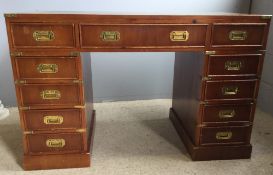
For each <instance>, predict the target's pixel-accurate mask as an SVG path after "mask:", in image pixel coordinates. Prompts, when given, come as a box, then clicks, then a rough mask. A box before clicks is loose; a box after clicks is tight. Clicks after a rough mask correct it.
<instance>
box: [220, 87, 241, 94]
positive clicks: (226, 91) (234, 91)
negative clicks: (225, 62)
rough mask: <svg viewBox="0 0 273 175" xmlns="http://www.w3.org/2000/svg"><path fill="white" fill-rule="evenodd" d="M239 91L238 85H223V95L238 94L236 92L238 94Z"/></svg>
mask: <svg viewBox="0 0 273 175" xmlns="http://www.w3.org/2000/svg"><path fill="white" fill-rule="evenodd" d="M238 92H239V88H238V87H236V86H234V87H232V86H230V87H223V88H222V94H223V95H236V94H238Z"/></svg>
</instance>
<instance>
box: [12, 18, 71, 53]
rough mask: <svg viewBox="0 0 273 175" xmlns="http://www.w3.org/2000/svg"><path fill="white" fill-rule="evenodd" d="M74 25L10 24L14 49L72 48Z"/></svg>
mask: <svg viewBox="0 0 273 175" xmlns="http://www.w3.org/2000/svg"><path fill="white" fill-rule="evenodd" d="M75 38H76V37H75V29H74V24H55V23H11V43H12V47H14V48H74V47H76V41H75Z"/></svg>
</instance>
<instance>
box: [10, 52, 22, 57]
mask: <svg viewBox="0 0 273 175" xmlns="http://www.w3.org/2000/svg"><path fill="white" fill-rule="evenodd" d="M10 56H12V57H21V56H23V52H10Z"/></svg>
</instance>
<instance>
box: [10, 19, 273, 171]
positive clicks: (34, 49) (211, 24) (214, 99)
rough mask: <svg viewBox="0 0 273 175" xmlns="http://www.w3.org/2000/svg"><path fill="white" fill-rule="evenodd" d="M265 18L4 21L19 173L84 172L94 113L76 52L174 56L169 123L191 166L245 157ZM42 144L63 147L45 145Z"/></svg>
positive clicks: (248, 153)
mask: <svg viewBox="0 0 273 175" xmlns="http://www.w3.org/2000/svg"><path fill="white" fill-rule="evenodd" d="M270 18H271V16H264V15H249V14H226V15H96V14H93V15H92V14H15V15H14V14H7V15H6V24H7V34H8V39H9V46H10V51H11V62H12V67H13V74H14V80H15V84H16V94H17V100H18V106H19V109H20V122H21V126H22V130H23V132H24V140H23V142H24V152H25V154H24V161H23V165H24V168H25V169H26V170H34V169H52V168H72V167H87V166H89V165H90V151H91V148H92V143H93V135H94V123H95V119H94V115H95V112H94V111H93V106H92V102H93V100H92V98H93V97H92V81H91V78H88V81H85V82H84V81H83V75H82V72H84V76H87V74H88V77H89V76H91V72H90V71H91V70H83V69H82V66H81V64H82V63H81V62H82V60H81V56H80V52H96V51H101V52H107V51H110V52H119V51H138V52H142V51H159V52H161V51H168V52H170V51H174V52H176V54H175V55H176V57H175V65H174V66H175V68H174V84H173V104H172V108H171V109H170V119H171V121H172V122H173V124H174V127H175V128H176V130H177V132H178V134H179V136H180V137H181V139H182V140H183V142H184V144H185V146H186V148H187V149H188V151H189V153H190V155H191V157H192V159H193V160H214V159H239V158H250V156H251V150H252V146H251V144H250V136H251V129H252V124H253V118H254V113H255V106H256V98H257V95H258V89H259V80H260V76H261V72H262V64H263V58H264V54H265V49H266V42H267V36H268V31H269V24H270ZM84 79H85V80H86V79H87V77H85V78H84ZM46 90H51V91H47V92H46V93H43V92H44V91H46ZM89 92H90V93H89ZM52 98H53V99H52ZM86 102H89V105H91V106H89V105H86ZM60 116H61V117H60ZM86 116H93V117H92V119H91V126H90V129H89V127H87V123H89V122H87V118H86ZM48 118H49V120H48V121H49V122H53V124H52V123H47V120H46V119H48ZM60 118H61V119H60ZM54 122H56V123H54ZM88 135H89V136H88ZM48 139H63V140H65V144H64V143H60V142H57V141H58V140H57V141H56V142H54V143H55V146H53V147H52V146H47V144H46V143H47V140H48ZM59 141H60V140H59ZM54 143H53V145H54ZM58 145H62V146H58ZM90 145H91V148H90Z"/></svg>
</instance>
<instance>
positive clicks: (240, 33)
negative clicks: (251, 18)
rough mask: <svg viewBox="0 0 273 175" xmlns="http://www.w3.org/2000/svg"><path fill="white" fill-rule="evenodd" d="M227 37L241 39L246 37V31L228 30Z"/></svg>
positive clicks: (233, 39)
mask: <svg viewBox="0 0 273 175" xmlns="http://www.w3.org/2000/svg"><path fill="white" fill-rule="evenodd" d="M229 39H230V40H232V41H243V40H246V39H247V32H246V31H239V30H232V31H230V32H229Z"/></svg>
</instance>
